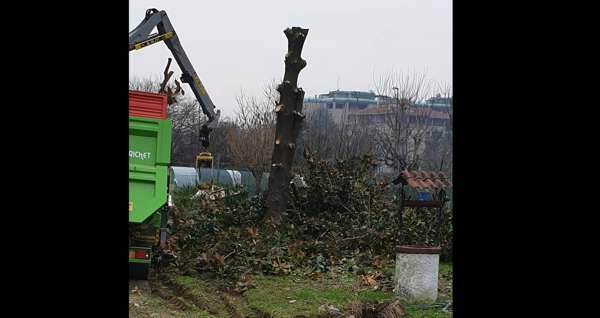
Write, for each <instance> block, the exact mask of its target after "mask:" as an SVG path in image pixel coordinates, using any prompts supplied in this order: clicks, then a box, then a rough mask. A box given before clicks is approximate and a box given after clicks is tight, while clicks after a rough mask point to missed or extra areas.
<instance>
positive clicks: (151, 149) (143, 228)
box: [129, 116, 172, 279]
mask: <svg viewBox="0 0 600 318" xmlns="http://www.w3.org/2000/svg"><path fill="white" fill-rule="evenodd" d="M171 126H172V125H171V120H170V119H155V118H143V117H135V116H130V117H129V229H130V243H129V244H130V245H129V266H130V277H131V278H135V279H146V278H147V275H148V271H149V266H150V263H151V259H152V247H153V246H154V245H156V244H155V243H156V242H158V233H159V232H158V230H159V227H160V226H161V218H162V217H166V216H163V215H161V213H160V212H161V211H164V210H165V208H166V205H167V201H168V191H169V190H168V185H169V176H168V174H169V164H170V160H171ZM140 233H141V234H140ZM142 234H143V235H142ZM154 238H155V239H154Z"/></svg>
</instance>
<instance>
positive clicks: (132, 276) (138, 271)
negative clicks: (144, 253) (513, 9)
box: [129, 263, 150, 280]
mask: <svg viewBox="0 0 600 318" xmlns="http://www.w3.org/2000/svg"><path fill="white" fill-rule="evenodd" d="M149 270H150V264H147V263H146V264H142V263H130V264H129V280H148V272H149Z"/></svg>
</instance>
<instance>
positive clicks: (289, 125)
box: [265, 27, 308, 226]
mask: <svg viewBox="0 0 600 318" xmlns="http://www.w3.org/2000/svg"><path fill="white" fill-rule="evenodd" d="M283 32H284V33H285V36H286V37H287V39H288V52H287V54H286V55H285V73H284V75H283V82H282V83H281V84H279V86H278V87H277V91H278V92H279V94H280V97H279V101H278V103H277V105H276V106H275V112H276V113H277V123H276V128H275V144H274V148H273V156H272V160H271V171H270V174H269V190H268V192H267V197H266V208H267V210H266V213H265V221H266V222H269V223H271V224H273V225H275V226H276V225H278V224H279V223H280V222H281V214H282V213H283V212H284V211H285V209H286V208H287V205H288V200H289V193H288V188H289V183H290V179H291V171H292V165H293V161H294V153H295V151H296V139H297V138H298V134H299V133H300V129H301V128H302V122H303V120H304V117H305V115H304V114H303V113H302V105H303V102H304V91H303V90H302V88H299V87H298V75H299V74H300V71H301V70H302V69H303V68H304V67H305V66H306V61H305V60H303V59H302V57H301V56H300V55H301V53H302V47H303V46H304V40H305V39H306V36H307V34H308V29H303V28H300V27H293V28H287V29H285V31H283Z"/></svg>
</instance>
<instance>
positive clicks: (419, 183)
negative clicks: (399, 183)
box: [400, 170, 452, 189]
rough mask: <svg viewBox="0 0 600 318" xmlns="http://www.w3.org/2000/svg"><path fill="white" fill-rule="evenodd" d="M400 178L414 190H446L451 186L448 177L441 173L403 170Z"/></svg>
mask: <svg viewBox="0 0 600 318" xmlns="http://www.w3.org/2000/svg"><path fill="white" fill-rule="evenodd" d="M400 176H401V177H402V179H404V180H405V181H406V183H407V184H408V185H409V186H410V187H411V188H416V189H446V188H449V187H451V186H452V183H451V182H450V180H448V177H446V175H445V174H443V173H442V172H433V171H423V170H415V171H408V170H404V171H402V173H400Z"/></svg>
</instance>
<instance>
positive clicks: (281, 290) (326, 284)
mask: <svg viewBox="0 0 600 318" xmlns="http://www.w3.org/2000/svg"><path fill="white" fill-rule="evenodd" d="M353 282H354V280H353V279H352V278H351V277H348V276H345V277H339V276H338V277H327V278H323V279H319V280H311V279H308V278H299V277H296V276H259V277H256V278H255V281H254V283H255V285H256V288H254V289H251V290H249V291H248V292H246V299H247V303H248V305H249V306H250V307H251V308H253V309H255V310H258V311H260V312H264V313H268V314H271V315H272V316H274V317H277V318H290V317H294V316H298V315H305V316H314V315H317V314H319V307H320V306H321V305H333V306H335V307H336V308H338V309H340V310H343V309H344V307H345V306H347V305H349V304H350V303H351V302H353V301H357V300H359V301H387V300H390V299H391V298H392V296H393V295H392V294H391V293H389V292H381V291H353V290H352V284H353ZM290 301H292V302H291V303H290Z"/></svg>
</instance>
